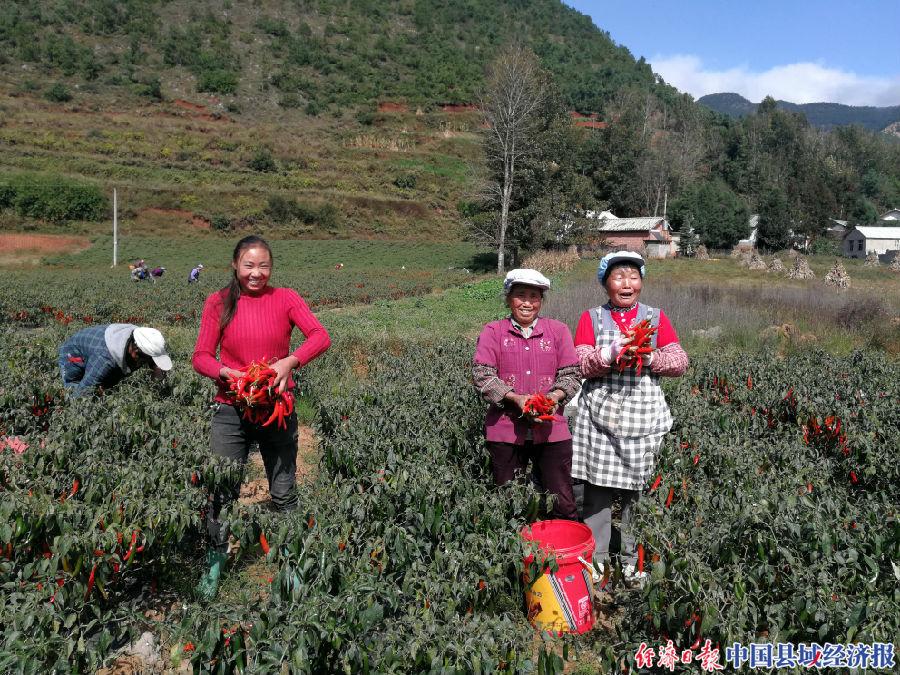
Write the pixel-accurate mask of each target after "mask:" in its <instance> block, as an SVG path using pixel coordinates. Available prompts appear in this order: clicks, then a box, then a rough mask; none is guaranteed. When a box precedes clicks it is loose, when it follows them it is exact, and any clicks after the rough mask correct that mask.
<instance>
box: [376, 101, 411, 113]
mask: <svg viewBox="0 0 900 675" xmlns="http://www.w3.org/2000/svg"><path fill="white" fill-rule="evenodd" d="M378 112H381V113H383V112H409V106H407V105H406V104H405V103H398V102H396V101H381V102H380V103H379V104H378Z"/></svg>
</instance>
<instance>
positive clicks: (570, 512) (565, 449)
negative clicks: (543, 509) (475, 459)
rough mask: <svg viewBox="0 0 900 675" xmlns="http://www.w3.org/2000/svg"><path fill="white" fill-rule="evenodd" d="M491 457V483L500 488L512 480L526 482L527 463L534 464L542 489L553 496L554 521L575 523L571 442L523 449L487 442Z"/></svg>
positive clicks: (506, 444) (575, 509)
mask: <svg viewBox="0 0 900 675" xmlns="http://www.w3.org/2000/svg"><path fill="white" fill-rule="evenodd" d="M486 446H487V449H488V452H489V453H490V454H491V469H492V470H493V472H494V483H496V484H497V485H503V484H504V483H507V482H509V481H511V480H520V481H523V482H524V481H525V480H527V479H528V474H527V469H528V462H529V460H530V461H532V462H534V465H535V466H536V467H538V469H539V470H540V474H541V482H542V483H543V486H544V489H545V490H546V491H547V492H549V493H550V494H552V495H553V496H554V497H555V499H554V500H553V510H552V511H551V513H550V515H551V516H553V517H554V518H565V519H566V520H578V509H577V508H576V507H575V497H574V495H573V494H572V440H571V439H569V440H565V441H557V442H556V443H538V444H534V443H531V442H526V443H525V444H524V445H515V444H513V443H500V442H498V441H487V442H486Z"/></svg>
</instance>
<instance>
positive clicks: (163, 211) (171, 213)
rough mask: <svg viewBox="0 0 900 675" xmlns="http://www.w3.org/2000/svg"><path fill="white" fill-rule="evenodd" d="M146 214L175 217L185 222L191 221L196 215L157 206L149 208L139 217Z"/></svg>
mask: <svg viewBox="0 0 900 675" xmlns="http://www.w3.org/2000/svg"><path fill="white" fill-rule="evenodd" d="M145 214H146V215H154V216H174V217H177V218H184V219H185V220H191V219H192V218H193V217H194V214H193V212H191V211H185V210H184V209H163V208H158V207H156V206H148V207H147V208H144V209H141V210H140V211H139V215H142V216H143V215H145Z"/></svg>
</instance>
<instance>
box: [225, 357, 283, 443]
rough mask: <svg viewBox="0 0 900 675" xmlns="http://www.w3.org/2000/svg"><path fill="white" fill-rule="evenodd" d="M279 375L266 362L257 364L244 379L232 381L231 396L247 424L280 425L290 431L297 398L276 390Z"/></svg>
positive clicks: (229, 393) (239, 378)
mask: <svg viewBox="0 0 900 675" xmlns="http://www.w3.org/2000/svg"><path fill="white" fill-rule="evenodd" d="M275 374H276V373H275V371H274V370H273V369H272V368H270V367H269V363H268V362H267V361H266V360H265V359H263V360H262V361H253V362H252V363H251V364H250V365H249V366H247V367H246V368H245V369H244V374H243V375H241V376H239V377H234V376H232V377H230V378H228V395H229V397H231V398H233V399H234V405H235V406H236V407H237V408H239V409H241V410H242V411H243V418H244V419H245V420H250V421H251V422H253V423H254V424H261V425H262V426H264V427H267V426H269V425H270V424H272V423H275V422H277V423H278V428H279V429H287V422H285V418H286V417H289V416H290V414H291V413H292V412H293V411H294V395H293V394H291V392H289V391H285V392H279V391H278V390H277V389H276V388H275V386H274V381H275Z"/></svg>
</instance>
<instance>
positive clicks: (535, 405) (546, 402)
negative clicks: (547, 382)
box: [522, 394, 556, 424]
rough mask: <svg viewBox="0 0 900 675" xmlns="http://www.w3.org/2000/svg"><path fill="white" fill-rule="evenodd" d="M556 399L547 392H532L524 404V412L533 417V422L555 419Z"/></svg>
mask: <svg viewBox="0 0 900 675" xmlns="http://www.w3.org/2000/svg"><path fill="white" fill-rule="evenodd" d="M555 406H556V401H554V400H553V399H552V398H550V397H549V396H547V395H546V394H532V395H531V396H529V397H528V400H527V401H525V405H524V406H522V414H523V415H527V416H528V417H530V418H531V421H532V422H536V423H538V424H539V423H541V422H551V421H553V408H554V407H555Z"/></svg>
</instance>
